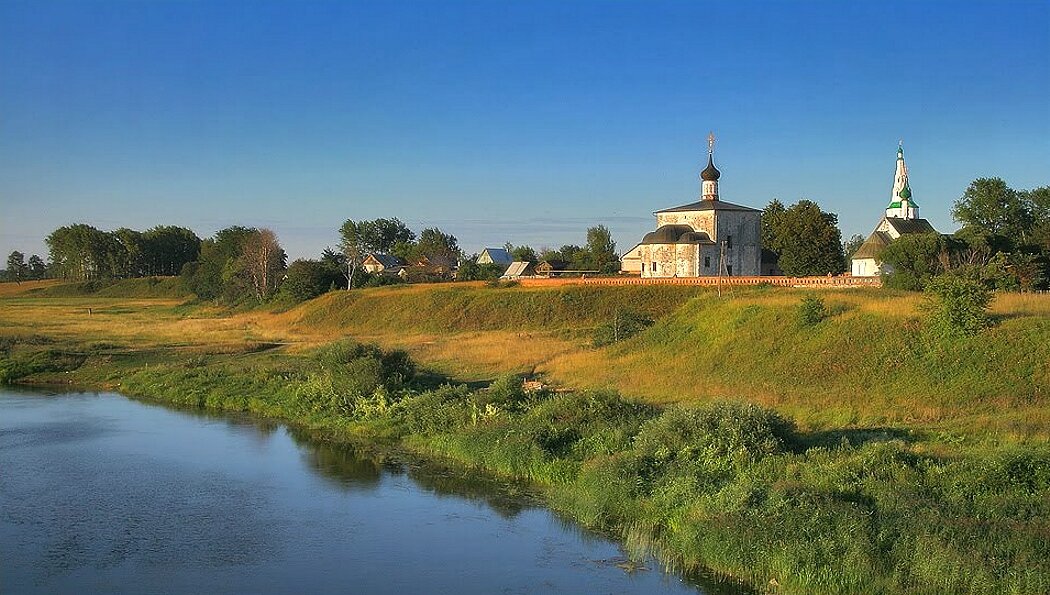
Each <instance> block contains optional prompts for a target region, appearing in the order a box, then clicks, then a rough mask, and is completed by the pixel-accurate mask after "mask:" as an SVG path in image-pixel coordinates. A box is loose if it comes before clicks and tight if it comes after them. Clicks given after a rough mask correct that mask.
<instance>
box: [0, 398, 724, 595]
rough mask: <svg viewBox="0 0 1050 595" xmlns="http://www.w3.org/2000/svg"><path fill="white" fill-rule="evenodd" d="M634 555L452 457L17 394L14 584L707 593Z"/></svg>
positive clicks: (2, 427) (129, 404)
mask: <svg viewBox="0 0 1050 595" xmlns="http://www.w3.org/2000/svg"><path fill="white" fill-rule="evenodd" d="M623 562H624V554H623V552H622V551H621V550H620V548H618V547H617V545H616V544H615V543H613V542H611V541H609V540H607V539H604V538H602V537H599V536H596V535H593V534H591V533H588V532H585V531H581V530H579V529H578V528H576V527H575V526H573V525H571V524H569V523H566V522H563V521H562V520H560V519H559V518H558V517H557V516H555V515H554V514H552V513H551V512H550V511H548V510H546V509H544V508H542V507H540V506H538V505H536V504H535V503H533V502H530V501H529V499H528V498H527V497H524V496H522V495H520V494H516V493H514V492H513V490H508V489H506V488H502V487H500V486H498V485H493V484H491V483H486V482H484V481H478V480H471V479H470V478H468V477H463V476H462V474H457V473H455V472H451V471H448V470H441V469H436V468H434V467H433V466H428V465H417V464H410V463H404V462H401V463H391V462H389V461H380V460H379V459H378V458H376V457H374V456H371V457H370V456H365V455H362V454H361V453H358V452H355V451H354V450H352V449H351V448H349V447H346V446H342V445H333V444H331V443H328V442H324V441H322V440H318V439H316V438H313V437H310V436H306V435H303V433H302V432H300V431H296V430H293V429H289V428H287V427H285V426H283V425H280V424H276V423H272V422H268V421H265V420H258V419H253V418H251V417H246V416H236V415H222V416H216V415H206V414H203V413H197V412H186V411H180V410H173V409H170V408H166V407H163V406H159V405H153V404H148V403H143V402H139V401H135V400H131V399H127V398H124V397H122V396H120V395H116V394H106V393H101V394H100V393H66V394H44V393H41V392H28V391H20V390H12V389H3V390H0V592H4V593H136V594H139V593H141V594H146V593H456V594H460V593H697V592H703V591H701V587H700V586H698V585H697V584H693V583H691V582H687V581H684V580H683V579H682V578H680V577H678V576H675V575H668V574H664V573H662V572H660V571H659V570H658V569H657V568H654V566H655V565H654V564H653V563H652V562H649V563H648V564H646V565H645V566H643V568H642V569H640V570H635V571H633V572H627V571H625V570H624V569H623V568H622V567H621V566H623V564H622V563H623ZM709 589H710V588H709ZM709 592H710V590H709Z"/></svg>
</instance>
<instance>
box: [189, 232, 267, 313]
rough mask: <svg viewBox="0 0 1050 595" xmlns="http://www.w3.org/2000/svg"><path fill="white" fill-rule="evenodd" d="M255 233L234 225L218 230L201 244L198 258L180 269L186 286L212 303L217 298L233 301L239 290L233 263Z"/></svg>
mask: <svg viewBox="0 0 1050 595" xmlns="http://www.w3.org/2000/svg"><path fill="white" fill-rule="evenodd" d="M257 231H258V230H256V229H254V228H251V227H241V226H239V225H235V226H232V227H227V228H225V229H221V230H219V231H217V232H216V233H215V236H214V237H212V238H209V239H207V240H204V241H203V242H201V250H200V256H199V257H198V259H197V261H196V262H195V263H187V265H185V266H184V267H183V269H182V275H183V277H185V278H186V284H187V285H188V286H189V288H190V289H191V290H193V292H194V293H196V294H197V297H199V298H201V299H202V300H211V299H216V298H220V297H224V298H227V299H229V300H230V301H236V300H237V299H238V297H239V296H240V294H241V290H240V288H239V287H238V285H239V282H240V279H239V278H238V277H237V274H236V273H237V266H236V263H237V261H238V259H239V258H240V255H241V251H242V248H243V246H244V243H245V242H246V241H247V240H248V238H249V237H250V236H252V235H253V234H255V233H256V232H257Z"/></svg>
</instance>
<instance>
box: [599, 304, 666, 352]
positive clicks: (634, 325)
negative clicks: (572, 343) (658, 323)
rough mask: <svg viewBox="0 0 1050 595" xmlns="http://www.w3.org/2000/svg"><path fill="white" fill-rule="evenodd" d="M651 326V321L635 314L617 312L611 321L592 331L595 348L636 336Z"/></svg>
mask: <svg viewBox="0 0 1050 595" xmlns="http://www.w3.org/2000/svg"><path fill="white" fill-rule="evenodd" d="M652 325H653V320H652V319H651V318H648V317H646V316H643V315H641V314H638V313H635V312H617V313H616V314H614V315H613V319H612V320H610V321H609V322H606V323H605V324H602V325H600V326H598V327H597V328H595V329H594V335H593V336H592V339H591V341H592V343H593V344H594V346H595V347H602V346H604V345H611V344H613V343H616V342H619V341H623V340H624V339H627V338H628V337H632V336H634V335H637V334H638V333H640V332H642V331H644V330H645V329H647V328H649V327H650V326H652Z"/></svg>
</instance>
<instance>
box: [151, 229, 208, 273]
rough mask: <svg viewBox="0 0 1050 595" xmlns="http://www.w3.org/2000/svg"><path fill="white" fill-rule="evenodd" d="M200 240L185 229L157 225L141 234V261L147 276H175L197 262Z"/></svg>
mask: <svg viewBox="0 0 1050 595" xmlns="http://www.w3.org/2000/svg"><path fill="white" fill-rule="evenodd" d="M200 250H201V239H200V238H198V237H197V234H195V233H193V231H192V230H189V229H187V228H185V227H177V226H174V225H158V226H156V227H153V228H150V229H147V230H146V231H145V232H143V233H142V260H143V264H144V266H145V274H147V275H177V274H179V271H181V270H182V267H183V266H184V265H185V264H186V263H187V262H192V261H194V260H197V257H198V256H199V255H200Z"/></svg>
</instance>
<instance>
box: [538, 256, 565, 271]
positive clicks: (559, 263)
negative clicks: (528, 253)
mask: <svg viewBox="0 0 1050 595" xmlns="http://www.w3.org/2000/svg"><path fill="white" fill-rule="evenodd" d="M541 267H542V268H549V269H550V270H552V271H563V270H565V269H567V268H569V263H568V262H567V261H564V260H557V259H553V260H544V261H543V262H540V263H539V264H537V265H536V268H537V269H539V268H541Z"/></svg>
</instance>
